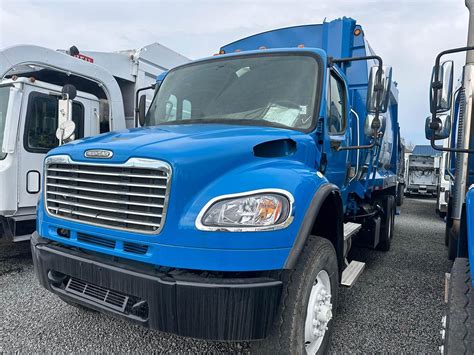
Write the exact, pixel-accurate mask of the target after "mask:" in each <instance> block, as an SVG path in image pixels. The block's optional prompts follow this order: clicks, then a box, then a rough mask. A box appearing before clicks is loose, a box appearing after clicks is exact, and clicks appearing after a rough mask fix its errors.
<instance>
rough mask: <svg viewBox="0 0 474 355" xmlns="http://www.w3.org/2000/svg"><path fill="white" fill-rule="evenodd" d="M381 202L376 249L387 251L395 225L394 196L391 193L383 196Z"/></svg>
mask: <svg viewBox="0 0 474 355" xmlns="http://www.w3.org/2000/svg"><path fill="white" fill-rule="evenodd" d="M381 202H382V208H383V211H384V212H383V215H382V224H381V226H380V237H379V244H378V246H377V249H378V250H381V251H389V250H390V244H391V239H392V237H393V227H394V225H395V208H396V207H395V197H393V196H392V195H388V196H384V198H383V200H382V201H381Z"/></svg>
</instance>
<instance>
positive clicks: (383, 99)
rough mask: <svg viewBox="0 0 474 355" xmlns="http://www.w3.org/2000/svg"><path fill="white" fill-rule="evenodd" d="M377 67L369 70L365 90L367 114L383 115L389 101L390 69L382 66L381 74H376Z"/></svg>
mask: <svg viewBox="0 0 474 355" xmlns="http://www.w3.org/2000/svg"><path fill="white" fill-rule="evenodd" d="M378 71H379V67H378V66H373V67H371V68H370V74H369V86H368V89H367V103H366V105H367V112H368V113H369V114H370V113H372V114H373V113H375V112H376V111H377V106H378V111H379V113H385V112H387V110H388V104H389V99H390V88H391V85H392V68H391V67H387V66H384V67H383V69H382V72H381V73H378Z"/></svg>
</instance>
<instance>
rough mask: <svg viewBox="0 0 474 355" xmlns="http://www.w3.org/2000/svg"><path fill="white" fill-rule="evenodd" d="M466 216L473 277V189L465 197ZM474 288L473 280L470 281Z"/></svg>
mask: <svg viewBox="0 0 474 355" xmlns="http://www.w3.org/2000/svg"><path fill="white" fill-rule="evenodd" d="M466 216H467V245H468V256H469V264H470V265H471V275H474V269H473V268H474V189H473V188H471V189H469V191H468V192H467V195H466ZM472 283H473V286H474V279H473V280H472Z"/></svg>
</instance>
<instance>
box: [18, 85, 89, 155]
mask: <svg viewBox="0 0 474 355" xmlns="http://www.w3.org/2000/svg"><path fill="white" fill-rule="evenodd" d="M58 99H59V98H58V97H57V96H53V95H46V94H41V93H38V92H33V93H31V94H30V97H29V102H28V110H27V112H26V123H25V138H24V146H25V149H26V150H27V151H29V152H34V153H46V152H48V151H49V150H50V149H52V148H55V147H57V146H58V144H59V141H58V139H57V138H56V130H57V128H58ZM72 120H73V121H74V123H75V124H76V131H75V137H76V139H78V138H82V137H84V107H83V106H82V104H80V103H79V102H73V103H72Z"/></svg>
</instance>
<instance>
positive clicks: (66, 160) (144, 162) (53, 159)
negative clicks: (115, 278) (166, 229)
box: [43, 155, 172, 235]
mask: <svg viewBox="0 0 474 355" xmlns="http://www.w3.org/2000/svg"><path fill="white" fill-rule="evenodd" d="M51 164H74V165H84V166H97V167H113V168H139V169H155V170H159V171H162V172H164V173H165V174H166V175H167V180H166V185H162V186H154V185H153V187H151V188H156V189H163V190H165V194H164V195H161V194H156V195H155V194H142V193H135V192H122V191H110V190H109V191H104V190H102V189H93V188H84V187H80V186H79V187H73V186H68V185H63V184H54V183H47V178H48V173H47V172H48V166H49V165H51ZM104 175H108V174H104ZM130 175H133V174H130ZM43 176H45V179H44V189H43V196H44V205H45V211H46V213H47V215H48V216H50V217H52V218H58V219H63V220H68V221H71V222H75V223H80V224H84V225H92V226H96V227H100V228H107V229H114V230H121V231H125V232H129V233H140V234H147V235H157V234H159V233H160V232H161V230H162V229H163V226H164V224H165V220H166V213H167V210H168V203H169V196H170V192H171V180H172V169H171V165H170V164H168V163H167V162H164V161H162V160H155V159H148V158H136V157H133V158H130V159H128V160H127V161H126V162H125V163H122V164H114V163H106V164H104V163H100V162H92V163H90V162H82V161H81V162H79V161H74V160H72V159H71V157H70V156H69V155H52V156H48V157H46V159H45V161H44V175H43ZM131 177H139V176H131ZM50 178H54V177H53V176H51V177H50ZM147 178H152V177H149V176H147ZM69 180H70V179H69ZM84 180H87V179H84ZM87 182H89V181H87ZM48 186H51V187H57V188H62V189H76V190H83V191H90V192H100V193H108V194H115V195H126V196H140V197H152V198H162V199H164V202H163V207H162V208H163V212H162V216H161V221H160V223H159V224H155V223H149V222H146V221H137V220H130V219H127V222H126V223H129V224H135V225H143V226H149V227H156V228H157V230H156V231H152V232H149V231H144V230H140V229H135V228H124V227H115V226H110V225H107V224H103V223H92V222H87V221H83V220H79V219H75V218H68V217H65V216H58V215H55V214H52V213H51V212H50V209H51V210H56V211H59V210H61V211H63V212H66V213H71V214H76V215H79V213H78V211H69V210H65V209H63V208H57V207H49V206H48V202H47V201H48V193H49V194H56V195H60V194H61V192H60V191H49V192H48ZM139 186H140V187H146V186H144V185H139ZM87 197H88V196H87ZM104 201H105V202H107V200H104ZM144 214H146V213H144ZM82 215H83V216H85V217H89V218H97V219H101V220H109V221H116V222H124V220H123V219H120V218H113V217H108V216H100V215H98V214H88V213H85V214H84V213H82Z"/></svg>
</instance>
